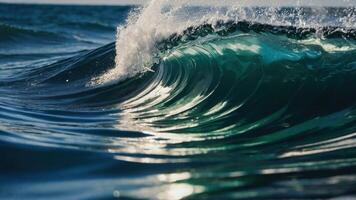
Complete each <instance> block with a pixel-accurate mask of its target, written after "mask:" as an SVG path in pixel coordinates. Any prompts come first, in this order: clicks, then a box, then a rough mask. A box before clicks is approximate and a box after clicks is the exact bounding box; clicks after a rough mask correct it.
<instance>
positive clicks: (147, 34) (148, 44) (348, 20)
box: [93, 0, 356, 84]
mask: <svg viewBox="0 0 356 200" xmlns="http://www.w3.org/2000/svg"><path fill="white" fill-rule="evenodd" d="M287 2H288V1H287ZM202 5H203V6H200V7H196V6H197V4H194V3H192V1H191V0H152V1H150V2H149V3H148V4H147V5H146V6H144V7H143V8H141V9H139V10H135V11H133V12H132V13H131V14H130V16H129V18H128V19H127V22H126V25H125V26H120V27H118V29H117V37H116V59H115V63H116V66H115V67H114V68H113V69H112V70H110V71H108V72H106V73H105V74H103V75H102V76H100V77H99V78H97V79H96V80H94V81H93V82H95V83H97V84H101V83H107V82H111V81H121V80H123V79H126V78H129V77H132V76H134V75H136V74H138V73H141V72H145V71H147V70H150V69H149V68H150V67H151V66H152V65H153V64H154V62H155V61H154V55H155V54H156V53H158V50H157V48H156V44H157V43H158V42H159V41H162V40H164V39H166V38H168V37H169V36H171V35H172V34H175V33H177V34H180V33H182V32H183V31H184V30H186V29H187V28H188V27H194V26H199V25H201V24H203V23H209V24H212V25H214V23H216V22H218V21H244V20H246V21H251V22H259V23H264V24H271V25H286V26H290V25H293V26H297V27H318V26H319V27H320V26H327V25H334V26H343V27H353V26H355V24H356V20H355V19H356V17H355V15H356V14H355V7H352V6H351V7H345V8H344V9H349V10H348V11H346V12H348V13H351V14H350V16H346V17H344V18H339V19H338V20H336V21H335V20H334V21H330V19H329V18H328V17H329V16H328V13H327V12H328V11H327V9H324V8H323V7H308V8H305V7H299V8H295V9H294V10H291V11H290V12H285V11H284V12H281V11H282V10H281V9H282V8H281V7H276V6H270V7H266V8H263V9H256V8H255V7H254V6H256V5H253V6H248V5H247V4H246V3H245V4H243V3H241V1H228V0H227V1H215V2H214V1H205V3H202ZM287 5H288V4H287ZM297 5H300V1H297ZM194 6H195V7H194ZM263 6H266V5H263ZM306 12H307V13H308V14H307V15H306V14H305V13H306Z"/></svg>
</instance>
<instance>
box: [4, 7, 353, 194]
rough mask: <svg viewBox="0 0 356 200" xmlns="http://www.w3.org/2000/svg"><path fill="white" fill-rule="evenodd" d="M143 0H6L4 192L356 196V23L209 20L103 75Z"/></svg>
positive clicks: (110, 64) (343, 12) (106, 71)
mask: <svg viewBox="0 0 356 200" xmlns="http://www.w3.org/2000/svg"><path fill="white" fill-rule="evenodd" d="M131 9H133V8H132V7H85V6H83V7H82V6H39V5H37V6H33V5H27V6H24V5H5V4H0V13H1V14H0V35H1V38H0V152H1V164H0V198H1V199H330V198H335V199H337V198H341V199H342V198H351V199H353V198H355V192H356V191H355V187H354V186H355V184H356V171H355V169H356V168H355V166H356V157H355V156H356V151H355V150H356V149H355V146H356V141H355V132H356V126H355V125H356V101H355V99H356V93H355V91H356V58H355V53H356V40H355V39H356V38H355V31H354V29H353V28H352V27H338V26H328V27H326V26H325V27H321V28H320V29H316V28H300V27H293V26H279V25H278V26H277V25H267V24H263V23H259V22H250V21H239V22H221V23H218V24H214V25H212V24H209V23H206V24H202V25H199V26H196V27H190V28H188V29H186V30H185V31H184V32H183V33H180V34H172V35H171V36H170V37H168V38H165V39H164V40H161V41H156V44H155V46H156V47H157V51H156V52H155V53H154V55H152V56H153V57H154V60H155V62H154V64H152V66H150V67H151V68H150V70H147V71H143V72H140V73H137V74H136V75H134V76H131V77H128V78H126V79H122V80H120V81H116V82H115V81H114V82H109V83H105V84H97V85H93V84H91V82H92V80H93V79H95V78H96V77H98V76H101V75H103V74H106V73H108V72H109V71H110V69H114V68H115V66H116V65H115V56H116V53H117V49H118V48H120V47H118V46H115V44H114V41H115V31H116V27H117V26H118V25H122V24H124V23H125V20H126V18H127V16H128V14H129V12H130V10H131ZM192 9H197V8H192ZM290 9H291V8H285V10H283V9H282V11H283V12H287V11H288V10H290ZM257 10H258V9H257ZM291 10H293V9H291ZM282 11H281V12H282ZM283 12H282V13H283ZM329 13H336V14H338V15H341V17H342V16H344V15H351V16H352V15H353V14H354V13H355V12H354V10H352V9H351V10H350V9H348V10H347V12H346V13H345V11H343V10H339V9H337V8H329ZM338 15H333V17H334V18H335V19H334V18H331V19H332V21H333V20H335V21H338V20H337V19H339V18H341V17H340V16H338ZM344 17H345V16H344ZM349 17H350V16H349ZM115 48H116V49H115Z"/></svg>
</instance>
